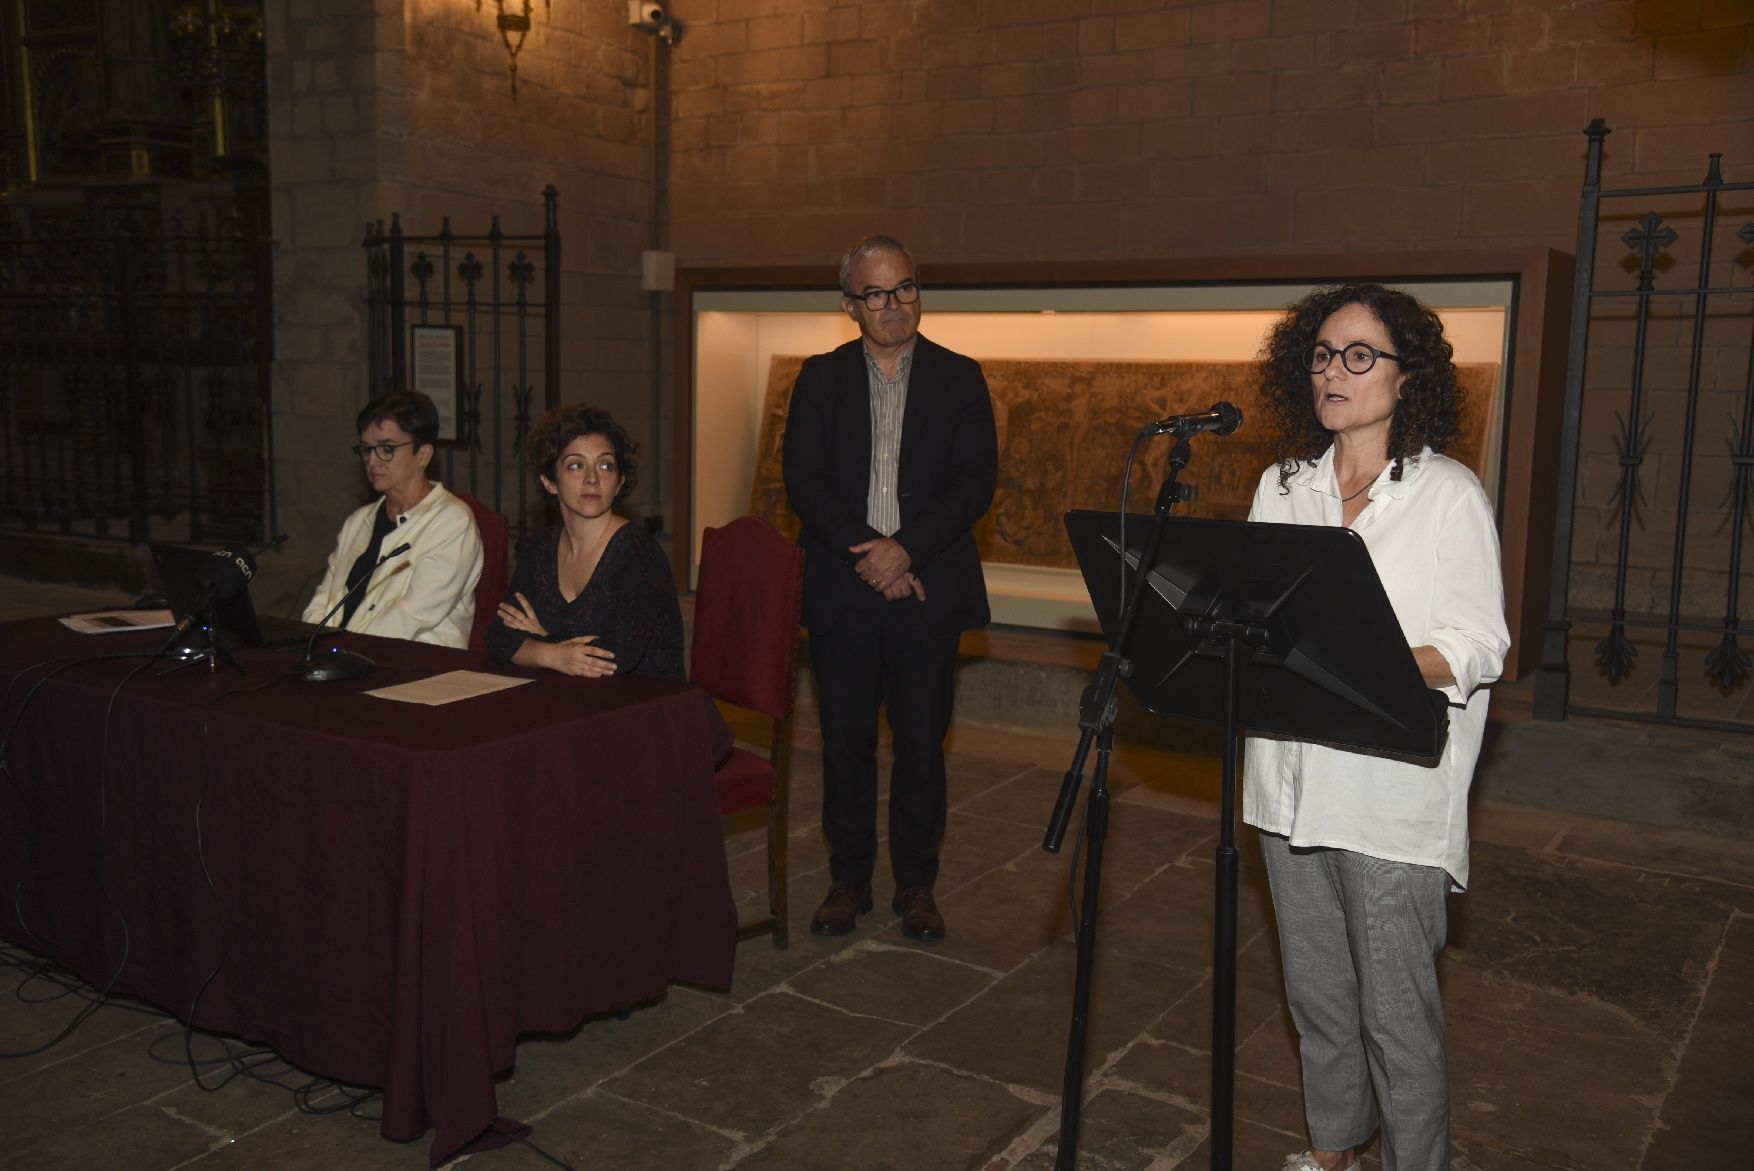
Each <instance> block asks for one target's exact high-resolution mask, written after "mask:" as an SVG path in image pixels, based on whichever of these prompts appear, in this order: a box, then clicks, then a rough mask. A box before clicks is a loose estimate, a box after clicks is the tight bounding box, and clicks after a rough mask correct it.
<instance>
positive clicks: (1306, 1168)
mask: <svg viewBox="0 0 1754 1171" xmlns="http://www.w3.org/2000/svg"><path fill="white" fill-rule="evenodd" d="M1279 1171H1324V1169H1323V1167H1322V1165H1321V1164H1320V1163H1318V1162H1316V1160H1315V1156H1314V1155H1312V1154H1310V1153H1309V1152H1308V1151H1307V1150H1305V1151H1299V1152H1297V1154H1295V1155H1286V1156H1285V1163H1284V1165H1283V1166H1281V1167H1280V1168H1279ZM1340 1171H1358V1160H1357V1159H1354V1160H1352V1162H1350V1163H1348V1164H1347V1165H1346V1166H1344V1167H1342V1168H1340Z"/></svg>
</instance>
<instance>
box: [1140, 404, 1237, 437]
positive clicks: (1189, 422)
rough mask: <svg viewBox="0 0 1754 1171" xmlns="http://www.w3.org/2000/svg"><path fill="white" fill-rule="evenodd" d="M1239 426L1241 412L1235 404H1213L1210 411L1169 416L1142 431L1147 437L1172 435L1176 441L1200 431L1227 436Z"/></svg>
mask: <svg viewBox="0 0 1754 1171" xmlns="http://www.w3.org/2000/svg"><path fill="white" fill-rule="evenodd" d="M1240 426H1242V412H1241V411H1239V410H1237V409H1236V404H1235V403H1213V404H1212V408H1211V409H1210V410H1205V411H1196V412H1195V413H1194V414H1191V415H1171V416H1169V417H1168V418H1167V419H1159V420H1157V422H1155V423H1148V424H1146V425H1145V428H1144V430H1145V432H1146V434H1149V435H1174V436H1175V437H1176V438H1178V439H1185V438H1187V437H1188V436H1189V435H1198V434H1199V433H1200V432H1202V431H1210V432H1212V434H1214V435H1229V434H1230V433H1231V432H1232V431H1234V430H1236V429H1237V428H1238V427H1240Z"/></svg>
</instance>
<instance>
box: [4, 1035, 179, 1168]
mask: <svg viewBox="0 0 1754 1171" xmlns="http://www.w3.org/2000/svg"><path fill="white" fill-rule="evenodd" d="M56 1019H59V1014H57V1017H56ZM177 1032H180V1027H179V1026H177V1025H175V1024H174V1023H172V1022H168V1021H167V1022H162V1023H160V1024H158V1025H156V1026H154V1027H153V1028H152V1029H150V1030H145V1031H141V1032H135V1033H129V1034H127V1035H124V1036H121V1037H118V1038H116V1039H115V1040H113V1041H110V1042H108V1043H107V1044H103V1045H99V1046H96V1047H94V1048H89V1049H85V1050H83V1051H78V1050H74V1051H69V1052H61V1053H58V1056H59V1057H60V1060H58V1061H55V1062H53V1063H51V1064H49V1065H46V1066H43V1067H41V1068H39V1069H37V1070H36V1071H34V1072H33V1073H31V1074H30V1075H29V1076H26V1077H22V1078H19V1079H18V1080H16V1081H14V1082H12V1083H11V1084H9V1085H7V1086H6V1087H5V1089H4V1102H5V1113H4V1115H3V1116H0V1117H4V1118H5V1119H6V1125H5V1127H4V1129H5V1133H6V1138H5V1141H4V1149H5V1150H7V1151H10V1152H19V1151H25V1150H28V1149H29V1148H31V1147H34V1146H36V1145H37V1144H38V1143H41V1142H44V1141H46V1140H48V1139H50V1138H52V1137H54V1136H55V1135H58V1134H61V1133H63V1132H65V1131H69V1130H72V1129H75V1128H77V1127H79V1126H81V1125H82V1124H84V1123H87V1122H89V1121H92V1120H95V1119H102V1118H105V1117H107V1116H108V1115H110V1114H113V1113H115V1112H117V1111H120V1110H125V1109H127V1108H128V1107H130V1106H132V1105H135V1104H136V1103H139V1102H142V1101H145V1100H146V1099H147V1098H150V1097H152V1096H154V1095H156V1094H159V1093H162V1092H163V1091H165V1090H169V1089H173V1088H175V1087H176V1086H177V1085H179V1084H180V1083H181V1082H182V1081H183V1079H185V1078H187V1077H188V1071H187V1070H185V1069H182V1068H181V1067H179V1066H173V1065H164V1064H161V1063H159V1062H156V1061H153V1060H152V1059H151V1058H149V1057H148V1056H147V1055H146V1050H147V1047H148V1046H149V1045H150V1044H151V1042H152V1040H153V1039H154V1038H155V1037H161V1036H169V1035H171V1034H173V1033H177Z"/></svg>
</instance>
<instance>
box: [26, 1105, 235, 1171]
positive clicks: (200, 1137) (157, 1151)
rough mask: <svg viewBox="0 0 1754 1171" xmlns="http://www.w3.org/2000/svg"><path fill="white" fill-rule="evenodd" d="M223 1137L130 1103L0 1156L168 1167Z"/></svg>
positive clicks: (55, 1169)
mask: <svg viewBox="0 0 1754 1171" xmlns="http://www.w3.org/2000/svg"><path fill="white" fill-rule="evenodd" d="M223 1141H224V1139H223V1138H222V1137H220V1136H218V1135H215V1134H213V1133H211V1132H209V1131H207V1130H205V1129H203V1128H202V1127H199V1126H196V1125H194V1124H193V1123H191V1122H189V1121H188V1120H187V1119H183V1118H179V1117H177V1116H176V1114H174V1113H172V1112H171V1111H168V1110H164V1109H160V1108H158V1107H153V1106H131V1107H129V1108H128V1109H126V1110H122V1111H120V1112H118V1113H116V1114H112V1115H110V1116H109V1117H108V1118H104V1119H100V1120H99V1121H97V1122H93V1123H91V1124H90V1125H88V1126H83V1127H80V1128H78V1129H76V1130H72V1131H62V1132H60V1133H58V1134H54V1135H51V1136H49V1137H48V1138H46V1139H45V1140H44V1141H42V1142H40V1143H38V1144H36V1145H35V1146H33V1147H31V1148H30V1150H28V1151H27V1152H24V1153H23V1154H21V1155H19V1156H18V1157H17V1160H16V1161H14V1160H13V1159H7V1158H0V1168H7V1169H10V1168H14V1167H16V1168H19V1171H23V1169H24V1168H27V1167H28V1168H29V1169H30V1171H92V1169H93V1168H97V1167H126V1168H127V1169H128V1171H168V1169H169V1168H172V1167H177V1166H180V1165H182V1164H184V1163H187V1162H188V1161H189V1160H190V1159H193V1158H196V1157H198V1156H200V1155H203V1154H205V1153H206V1152H207V1150H208V1149H209V1148H210V1147H212V1146H214V1145H216V1144H217V1143H219V1142H223Z"/></svg>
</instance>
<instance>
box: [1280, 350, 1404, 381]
mask: <svg viewBox="0 0 1754 1171" xmlns="http://www.w3.org/2000/svg"><path fill="white" fill-rule="evenodd" d="M1335 354H1338V355H1340V362H1341V364H1342V365H1344V366H1345V367H1346V369H1347V370H1348V371H1350V372H1351V373H1353V374H1369V373H1370V368H1371V367H1372V366H1374V365H1376V360H1377V359H1378V358H1387V359H1388V360H1389V361H1391V362H1399V361H1400V360H1401V359H1400V358H1398V357H1396V356H1395V355H1394V354H1391V353H1389V352H1388V351H1387V350H1379V349H1377V348H1376V347H1375V346H1373V345H1371V344H1370V343H1369V342H1348V343H1347V344H1346V346H1345V347H1344V348H1343V349H1338V350H1336V349H1334V347H1332V346H1330V345H1328V344H1326V343H1325V342H1317V343H1316V344H1315V345H1313V346H1311V347H1310V348H1309V353H1307V354H1305V355H1304V358H1303V364H1304V367H1305V369H1307V370H1308V371H1309V372H1310V373H1311V374H1320V373H1321V372H1322V371H1323V370H1326V369H1327V368H1328V363H1329V362H1332V361H1333V360H1334V355H1335Z"/></svg>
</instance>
